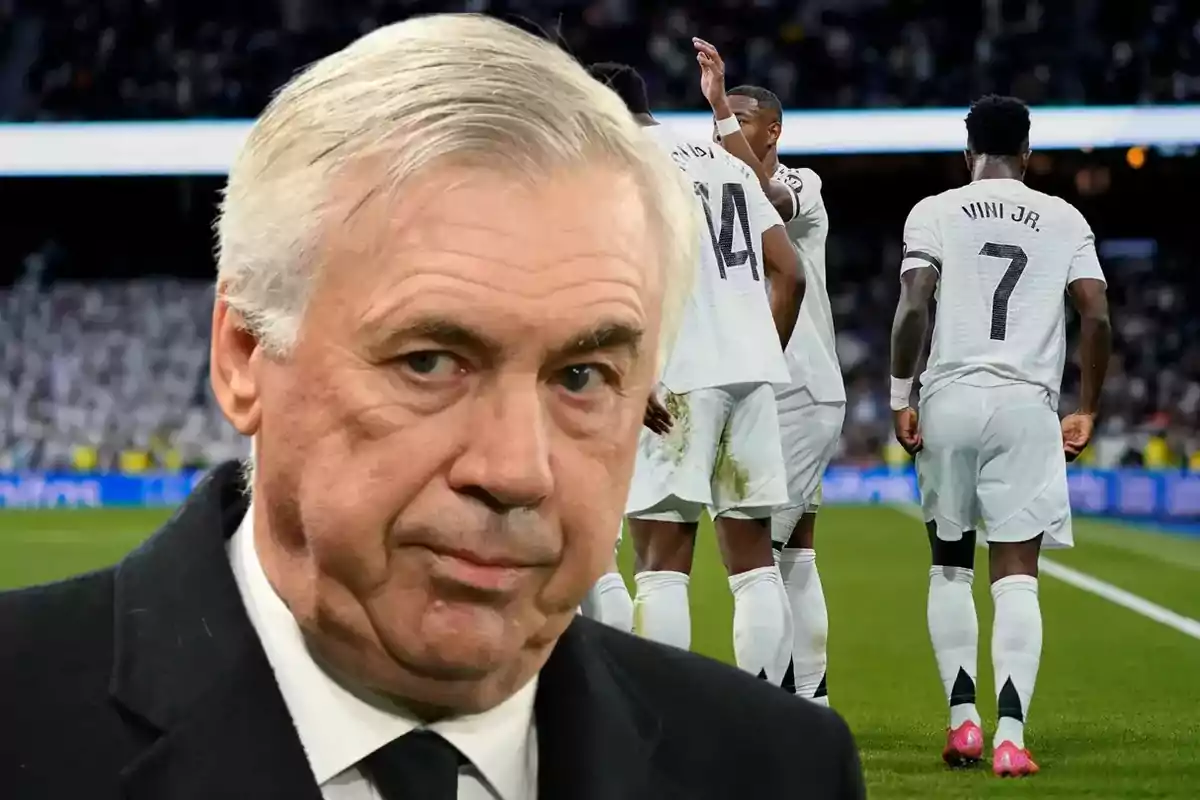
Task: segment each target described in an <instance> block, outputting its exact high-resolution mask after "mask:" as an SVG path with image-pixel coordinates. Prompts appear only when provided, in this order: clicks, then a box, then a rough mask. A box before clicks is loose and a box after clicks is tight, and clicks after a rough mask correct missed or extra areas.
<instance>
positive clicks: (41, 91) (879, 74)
mask: <svg viewBox="0 0 1200 800" xmlns="http://www.w3.org/2000/svg"><path fill="white" fill-rule="evenodd" d="M451 10H462V11H481V12H488V13H492V14H497V15H505V16H508V17H509V18H510V19H518V18H520V19H523V20H527V21H528V24H532V25H537V26H539V27H540V28H542V29H544V30H547V31H553V32H557V33H558V34H559V36H560V38H561V39H562V40H563V41H564V43H565V44H566V45H567V46H568V47H569V48H570V49H571V50H572V51H573V52H574V53H576V55H578V56H579V57H580V59H582V60H585V61H595V60H604V59H609V60H618V61H625V62H628V63H630V64H633V65H635V66H637V67H638V68H639V69H641V70H642V71H643V72H645V73H646V75H647V77H648V78H649V80H650V84H651V86H650V88H651V97H652V99H653V100H655V101H656V102H657V103H658V105H659V106H660V107H663V108H703V107H704V104H703V99H702V97H701V96H700V91H699V87H698V86H697V85H696V81H695V79H694V75H693V72H694V63H695V62H694V58H693V54H692V48H691V43H690V38H691V37H692V36H693V35H697V34H703V36H704V37H705V38H707V39H708V40H709V41H711V42H713V43H714V44H715V45H716V46H717V47H718V48H719V49H720V50H721V52H722V54H723V55H724V57H725V59H726V61H727V63H728V66H729V71H730V73H731V74H733V75H750V76H754V78H755V80H756V81H757V82H759V83H763V84H765V85H767V86H768V87H769V88H771V89H772V90H774V91H775V93H776V94H778V95H779V96H780V97H781V98H782V99H783V101H784V104H785V105H786V106H789V107H793V108H817V107H835V108H864V107H876V106H897V105H899V106H929V105H956V104H962V103H963V102H964V101H965V98H968V97H974V96H978V95H980V94H983V93H986V92H988V91H993V90H1002V91H1008V92H1011V93H1013V94H1017V95H1019V96H1021V97H1023V98H1025V99H1026V100H1027V101H1029V102H1031V103H1082V102H1088V103H1105V104H1114V103H1148V102H1155V103H1170V102H1185V101H1189V100H1194V99H1196V98H1197V97H1200V21H1198V20H1197V18H1196V14H1195V6H1194V4H1193V3H1191V2H1188V1H1187V0H1139V1H1138V2H1129V0H1115V1H1113V0H1070V1H1067V0H1057V1H1052V0H805V1H804V2H795V1H794V0H790V1H789V0H713V2H686V1H685V0H440V2H439V1H437V0H339V2H337V3H330V2H326V1H325V0H206V2H203V3H199V2H193V1H191V0H0V75H3V76H4V78H3V80H0V113H2V114H4V115H6V116H7V117H8V118H10V119H105V118H128V119H143V118H167V117H169V118H178V117H197V116H199V117H249V116H254V115H255V114H256V113H257V112H258V111H259V110H260V109H261V108H262V106H263V104H264V103H265V101H266V99H267V97H268V96H269V95H270V93H271V92H272V91H273V90H274V89H275V87H277V86H279V85H280V84H281V83H283V82H284V81H285V80H286V79H287V78H288V76H290V75H291V74H292V72H293V71H294V70H295V69H296V68H297V66H299V65H302V64H305V63H307V62H309V61H312V60H314V59H316V58H318V57H319V56H321V55H323V54H325V53H328V52H330V51H332V50H334V49H337V48H338V47H340V46H342V45H343V44H345V43H347V42H349V41H350V40H352V39H353V38H355V37H356V36H358V35H359V34H361V33H363V32H365V31H368V30H370V29H372V28H374V27H376V26H378V25H379V24H382V23H386V22H391V21H393V20H396V19H400V18H402V17H404V16H408V15H412V14H416V13H426V12H432V11H451Z"/></svg>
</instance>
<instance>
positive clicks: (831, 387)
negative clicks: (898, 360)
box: [774, 164, 846, 403]
mask: <svg viewBox="0 0 1200 800" xmlns="http://www.w3.org/2000/svg"><path fill="white" fill-rule="evenodd" d="M774 178H775V180H777V181H780V182H781V183H783V185H784V186H786V187H788V189H790V190H791V192H792V216H791V218H790V219H787V220H784V222H785V224H786V225H787V232H788V237H789V238H790V239H791V240H792V246H793V247H795V248H796V254H797V255H798V256H799V257H800V264H801V265H802V266H803V267H804V279H805V283H806V288H805V290H804V302H803V303H802V304H801V305H800V317H799V318H798V319H797V320H796V330H795V331H794V332H793V333H792V338H791V339H790V340H789V341H788V346H787V349H786V350H785V354H786V356H787V362H788V369H789V370H790V371H791V375H792V385H793V386H803V387H804V388H806V389H808V392H809V394H811V395H812V396H813V399H814V400H817V401H818V402H821V403H836V402H839V401H840V402H843V403H844V402H846V387H845V384H844V383H843V381H842V367H841V364H840V363H839V362H838V355H837V334H836V333H835V332H834V329H833V307H832V306H831V305H830V304H829V289H828V283H827V281H826V278H825V240H826V239H827V238H828V236H829V215H828V214H827V213H826V212H825V201H824V200H822V199H821V178H820V176H818V175H817V173H815V172H813V171H812V170H811V169H807V168H804V167H801V168H796V169H792V168H789V167H785V166H784V165H783V164H779V165H778V166H777V167H776V168H775V175H774Z"/></svg>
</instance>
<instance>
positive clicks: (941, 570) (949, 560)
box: [925, 520, 983, 766]
mask: <svg viewBox="0 0 1200 800" xmlns="http://www.w3.org/2000/svg"><path fill="white" fill-rule="evenodd" d="M925 528H926V531H927V533H928V536H929V551H930V555H931V559H930V560H931V566H930V568H929V594H928V599H927V602H926V607H925V618H926V621H927V623H928V626H929V641H930V642H931V643H932V645H933V655H934V659H935V660H936V661H937V667H938V675H939V676H940V677H941V679H942V688H943V689H944V690H945V692H946V702H947V704H948V705H949V706H950V722H949V725H948V726H947V732H946V747H945V748H944V749H943V751H942V758H943V759H944V760H945V761H946V763H948V764H950V765H951V766H967V765H969V764H973V763H975V762H977V761H979V759H980V758H982V757H983V728H982V720H981V719H980V717H979V709H978V707H977V706H976V683H977V679H978V675H979V617H978V615H977V613H976V610H975V597H974V595H973V594H972V591H971V589H972V584H973V582H974V579H975V542H976V534H975V531H966V532H962V533H961V536H960V537H959V538H958V539H954V538H953V536H949V537H948V538H949V540H947V539H943V538H942V537H941V536H939V535H938V534H939V525H938V523H937V522H935V521H933V520H930V521H928V522H926V523H925ZM941 528H942V530H943V531H944V532H946V533H949V532H947V531H945V528H946V525H945V523H943V524H942V526H941ZM952 530H953V531H954V532H958V528H957V527H955V528H953V529H952Z"/></svg>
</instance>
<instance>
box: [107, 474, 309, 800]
mask: <svg viewBox="0 0 1200 800" xmlns="http://www.w3.org/2000/svg"><path fill="white" fill-rule="evenodd" d="M246 507H247V501H246V498H245V496H244V494H243V491H242V483H241V480H240V478H239V475H238V466H237V465H236V464H226V465H223V466H221V467H219V468H218V469H216V470H215V471H214V472H213V473H212V474H211V475H209V477H208V478H206V479H205V480H204V481H203V482H202V483H201V484H200V485H199V486H198V487H197V488H196V490H195V492H194V493H193V494H192V496H191V497H190V498H189V499H188V501H187V502H186V503H185V504H184V506H183V507H182V508H181V509H180V511H179V513H178V514H176V515H175V517H173V518H172V519H171V521H170V522H168V523H167V525H166V526H165V527H164V528H163V530H162V531H160V532H159V533H158V534H156V535H155V536H154V537H152V538H151V539H150V540H149V541H147V542H146V543H145V544H144V545H143V546H142V547H140V548H139V549H138V550H136V551H134V552H133V553H131V554H130V555H129V557H128V558H126V559H125V560H124V561H123V562H122V563H121V564H120V566H119V567H118V569H117V576H116V596H115V599H114V609H115V615H116V618H115V621H114V625H115V633H114V658H113V671H112V681H111V684H110V689H111V693H112V696H113V698H114V699H115V701H116V702H117V703H119V704H120V705H121V706H122V707H123V708H124V709H125V710H126V711H127V712H128V714H129V715H131V716H132V717H133V718H135V719H137V720H140V721H141V722H142V723H143V724H144V725H146V726H148V727H150V728H152V729H153V730H155V731H157V732H159V733H160V735H159V737H158V738H157V739H156V740H155V742H154V743H153V744H152V745H151V746H150V748H149V749H148V750H146V751H145V752H143V753H142V754H141V755H140V756H139V757H138V758H137V759H136V760H135V761H134V762H133V763H132V764H130V765H128V767H126V769H125V770H123V772H122V778H123V780H124V782H125V786H126V796H127V797H129V798H131V800H209V799H210V798H217V797H254V798H255V800H273V799H274V798H279V800H284V798H288V800H291V799H292V798H297V799H298V800H319V799H320V796H321V795H320V791H319V790H318V788H317V785H316V781H315V779H314V778H313V776H312V773H311V770H310V769H309V766H308V760H307V758H306V757H305V754H304V750H303V748H302V747H301V745H300V740H299V737H298V736H297V734H296V732H295V729H294V727H293V725H292V722H291V718H290V716H289V715H288V711H287V707H286V705H285V704H284V702H283V697H282V696H281V695H280V693H279V689H278V686H277V685H276V682H275V677H274V674H273V673H272V671H271V667H270V664H269V663H268V662H267V659H266V656H265V655H264V654H263V651H262V647H261V646H260V644H259V642H258V637H257V636H256V635H255V633H254V629H253V627H252V626H251V624H250V621H249V619H248V617H247V616H246V612H245V609H244V608H243V606H242V601H241V596H240V594H239V593H238V589H237V584H236V582H235V581H234V578H233V573H232V571H231V570H230V567H229V561H228V556H227V553H226V549H225V542H226V540H228V538H229V537H230V536H232V535H233V532H234V531H235V530H236V529H237V526H238V524H239V523H240V522H241V519H242V517H243V516H244V515H245V513H246Z"/></svg>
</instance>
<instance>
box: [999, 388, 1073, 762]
mask: <svg viewBox="0 0 1200 800" xmlns="http://www.w3.org/2000/svg"><path fill="white" fill-rule="evenodd" d="M993 396H994V409H993V411H992V414H991V415H990V419H989V423H988V426H987V428H986V431H985V439H984V446H985V450H984V463H983V465H982V466H981V469H980V484H979V503H980V508H981V510H982V513H983V518H984V521H985V524H986V527H987V535H988V549H989V554H988V555H989V558H988V560H989V567H990V570H991V582H992V587H991V589H992V600H993V603H994V605H995V622H994V626H993V629H992V662H993V668H994V672H995V676H996V707H997V725H996V734H995V736H994V737H993V742H992V743H993V747H994V753H993V769H994V770H995V771H996V773H997V774H1000V775H1030V774H1033V773H1035V772H1037V769H1038V768H1037V764H1036V763H1034V761H1033V760H1032V758H1030V756H1029V751H1028V750H1027V749H1026V746H1025V722H1026V719H1027V717H1028V715H1029V706H1030V702H1031V701H1032V699H1033V693H1034V688H1035V686H1036V683H1037V676H1038V670H1039V667H1040V664H1041V651H1042V614H1041V604H1040V601H1039V598H1038V557H1039V555H1040V552H1041V550H1042V548H1043V547H1070V546H1072V544H1073V539H1072V535H1071V512H1070V504H1069V498H1068V494H1067V474H1066V460H1065V458H1064V456H1063V451H1062V439H1061V432H1060V428H1059V424H1058V416H1057V414H1055V412H1054V411H1053V410H1052V409H1051V408H1050V406H1049V404H1048V402H1047V400H1046V396H1045V392H1044V391H1043V390H1041V389H1037V388H1036V387H1031V386H1005V387H1000V388H999V389H998V390H996V391H994V392H993Z"/></svg>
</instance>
